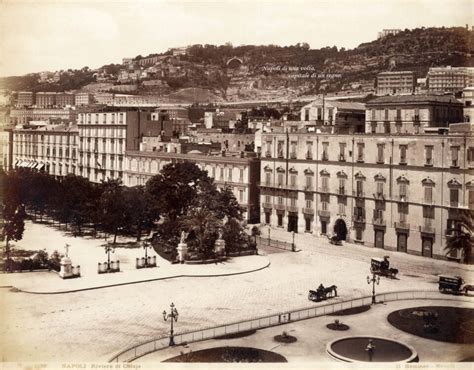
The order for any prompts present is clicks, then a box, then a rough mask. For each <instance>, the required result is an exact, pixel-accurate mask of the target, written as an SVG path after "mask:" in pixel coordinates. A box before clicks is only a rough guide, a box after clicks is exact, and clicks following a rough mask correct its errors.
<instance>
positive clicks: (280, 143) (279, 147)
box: [277, 141, 284, 158]
mask: <svg viewBox="0 0 474 370" xmlns="http://www.w3.org/2000/svg"><path fill="white" fill-rule="evenodd" d="M283 144H284V143H283V141H279V142H278V147H277V151H278V158H283Z"/></svg>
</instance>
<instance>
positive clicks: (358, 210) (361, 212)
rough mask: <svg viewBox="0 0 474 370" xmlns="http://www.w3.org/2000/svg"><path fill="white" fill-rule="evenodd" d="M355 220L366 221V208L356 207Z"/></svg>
mask: <svg viewBox="0 0 474 370" xmlns="http://www.w3.org/2000/svg"><path fill="white" fill-rule="evenodd" d="M354 219H355V221H360V222H362V221H364V219H365V216H364V208H363V207H354Z"/></svg>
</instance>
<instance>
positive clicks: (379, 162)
mask: <svg viewBox="0 0 474 370" xmlns="http://www.w3.org/2000/svg"><path fill="white" fill-rule="evenodd" d="M377 163H378V164H384V163H385V158H381V157H378V158H377Z"/></svg>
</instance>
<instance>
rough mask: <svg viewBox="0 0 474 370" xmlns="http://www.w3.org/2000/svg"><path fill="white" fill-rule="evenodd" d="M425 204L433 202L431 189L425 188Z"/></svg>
mask: <svg viewBox="0 0 474 370" xmlns="http://www.w3.org/2000/svg"><path fill="white" fill-rule="evenodd" d="M424 192H425V194H424V198H425V203H428V204H431V203H432V202H433V187H431V186H425V191H424Z"/></svg>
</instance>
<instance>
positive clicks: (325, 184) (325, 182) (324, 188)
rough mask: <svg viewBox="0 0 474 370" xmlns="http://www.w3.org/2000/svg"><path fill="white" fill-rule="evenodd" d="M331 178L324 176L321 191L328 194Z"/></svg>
mask: <svg viewBox="0 0 474 370" xmlns="http://www.w3.org/2000/svg"><path fill="white" fill-rule="evenodd" d="M328 184H329V177H327V176H322V177H321V191H324V192H327V191H329V186H328Z"/></svg>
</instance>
